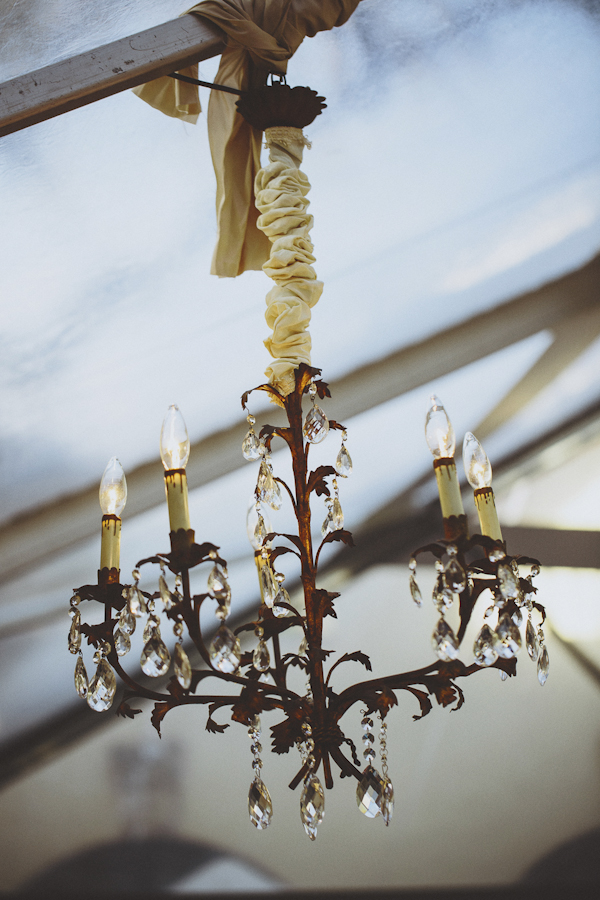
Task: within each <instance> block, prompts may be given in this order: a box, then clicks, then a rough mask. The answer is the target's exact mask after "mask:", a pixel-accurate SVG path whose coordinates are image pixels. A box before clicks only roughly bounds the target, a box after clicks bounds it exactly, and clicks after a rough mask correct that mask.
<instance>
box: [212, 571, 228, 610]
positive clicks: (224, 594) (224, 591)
mask: <svg viewBox="0 0 600 900" xmlns="http://www.w3.org/2000/svg"><path fill="white" fill-rule="evenodd" d="M207 584H208V589H209V591H210V592H211V593H212V595H213V597H215V598H216V599H217V600H218V601H219V602H220V603H223V602H227V600H229V599H230V598H231V588H230V587H229V582H228V581H227V578H226V576H225V572H224V571H223V569H222V568H221V566H217V565H215V566H213V567H212V569H211V570H210V574H209V576H208V582H207Z"/></svg>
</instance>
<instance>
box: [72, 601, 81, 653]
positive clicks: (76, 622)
mask: <svg viewBox="0 0 600 900" xmlns="http://www.w3.org/2000/svg"><path fill="white" fill-rule="evenodd" d="M71 614H72V616H73V618H72V620H71V627H70V628H69V651H70V652H71V653H79V648H80V647H81V613H80V612H79V610H78V609H72V610H71Z"/></svg>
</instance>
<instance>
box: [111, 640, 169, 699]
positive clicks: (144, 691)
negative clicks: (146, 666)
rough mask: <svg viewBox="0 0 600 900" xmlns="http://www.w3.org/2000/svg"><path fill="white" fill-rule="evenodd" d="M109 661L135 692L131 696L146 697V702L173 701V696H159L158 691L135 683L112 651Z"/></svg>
mask: <svg viewBox="0 0 600 900" xmlns="http://www.w3.org/2000/svg"><path fill="white" fill-rule="evenodd" d="M109 661H110V664H111V666H112V667H113V669H114V670H115V672H117V674H118V675H119V677H120V678H121V680H122V681H123V682H124V683H125V684H126V685H127V686H128V687H129V688H130V689H131V690H132V691H133V693H132V695H131V696H134V697H144V698H145V699H146V700H156V701H160V702H162V701H164V700H172V699H173V698H172V696H171V694H159V693H158V692H157V691H152V690H150V688H146V687H143V686H142V685H141V684H138V682H137V681H135V680H134V679H133V678H132V677H131V676H130V675H128V674H127V672H126V671H125V670H124V668H123V666H122V665H121V663H120V662H119V657H118V656H117V654H116V652H114V651H112V650H111V652H110V654H109Z"/></svg>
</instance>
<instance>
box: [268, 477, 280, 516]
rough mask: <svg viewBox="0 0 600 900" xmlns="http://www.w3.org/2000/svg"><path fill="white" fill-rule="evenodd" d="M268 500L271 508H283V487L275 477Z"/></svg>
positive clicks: (272, 479) (272, 480)
mask: <svg viewBox="0 0 600 900" xmlns="http://www.w3.org/2000/svg"><path fill="white" fill-rule="evenodd" d="M266 500H267V503H268V504H269V506H270V507H271V509H281V504H282V503H283V497H282V496H281V488H280V487H279V482H278V481H276V480H275V479H274V478H271V490H270V491H269V493H268V494H267V498H266Z"/></svg>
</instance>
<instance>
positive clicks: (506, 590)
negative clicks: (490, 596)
mask: <svg viewBox="0 0 600 900" xmlns="http://www.w3.org/2000/svg"><path fill="white" fill-rule="evenodd" d="M498 586H499V587H500V593H501V594H502V596H503V597H504V599H505V600H514V599H515V598H516V597H518V596H519V590H520V589H519V579H518V577H517V576H516V575H515V572H514V569H513V567H512V566H511V565H510V564H509V563H505V562H501V563H498Z"/></svg>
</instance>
